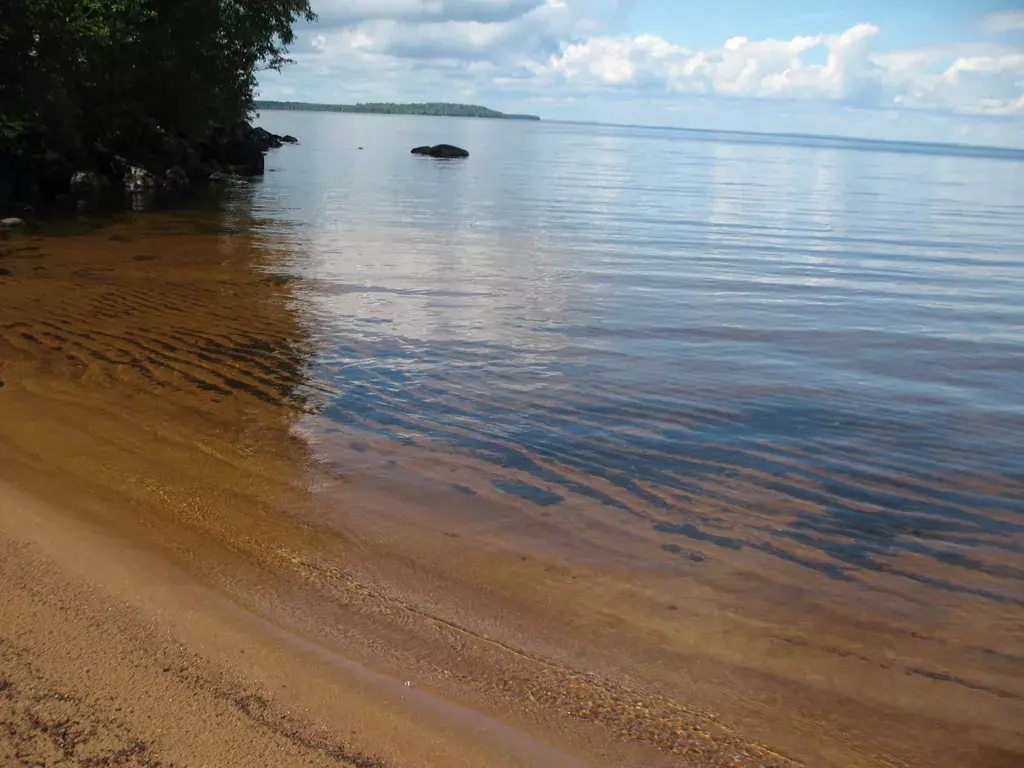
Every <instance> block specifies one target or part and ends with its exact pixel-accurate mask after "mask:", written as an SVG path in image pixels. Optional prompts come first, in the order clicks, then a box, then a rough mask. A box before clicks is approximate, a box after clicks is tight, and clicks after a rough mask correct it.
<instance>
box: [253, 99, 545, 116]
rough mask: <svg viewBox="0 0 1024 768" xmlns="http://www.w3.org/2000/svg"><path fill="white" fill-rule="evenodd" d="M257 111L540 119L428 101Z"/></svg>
mask: <svg viewBox="0 0 1024 768" xmlns="http://www.w3.org/2000/svg"><path fill="white" fill-rule="evenodd" d="M255 107H256V109H267V110H295V111H300V112H356V113H360V114H373V115H434V116H439V117H488V118H494V119H504V120H540V118H539V117H538V116H537V115H514V114H508V113H505V112H498V111H497V110H495V109H488V108H487V107H481V106H478V105H476V104H450V103H448V102H440V101H437V102H427V103H422V104H393V103H390V102H376V103H369V104H310V103H306V102H302V101H257V102H256V103H255Z"/></svg>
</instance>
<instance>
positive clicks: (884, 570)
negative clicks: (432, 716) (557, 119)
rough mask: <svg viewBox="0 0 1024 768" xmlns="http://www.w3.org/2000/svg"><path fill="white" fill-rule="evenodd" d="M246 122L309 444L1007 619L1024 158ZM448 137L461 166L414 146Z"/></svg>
mask: <svg viewBox="0 0 1024 768" xmlns="http://www.w3.org/2000/svg"><path fill="white" fill-rule="evenodd" d="M263 123H264V124H266V125H267V126H268V127H269V129H271V130H273V131H276V132H279V133H286V132H287V133H293V134H295V135H298V136H300V137H301V139H302V143H301V145H299V146H297V147H294V148H289V149H287V150H282V151H281V152H278V153H276V154H274V155H273V156H272V157H271V159H270V161H269V166H268V167H269V173H268V175H267V177H266V179H265V180H264V182H263V183H262V184H259V185H257V186H256V187H255V190H254V191H253V192H252V194H253V199H252V201H251V206H252V211H253V214H252V215H254V216H255V217H256V218H257V219H260V218H265V221H263V222H261V223H260V224H258V227H260V228H261V230H262V231H265V232H266V233H267V235H268V236H273V237H274V238H281V239H284V241H286V242H287V245H288V247H289V248H290V249H291V250H292V251H293V253H294V254H295V258H294V259H293V260H292V261H291V262H290V263H289V264H288V270H289V272H290V273H291V274H294V275H297V276H300V277H302V278H304V279H306V280H307V281H308V284H309V285H311V286H313V288H312V290H311V293H310V294H309V295H308V296H307V299H308V301H307V307H306V311H307V313H308V316H309V317H310V318H311V319H310V322H311V324H312V325H313V327H314V328H315V331H314V336H315V339H316V344H317V349H318V352H317V355H316V360H315V366H314V369H313V370H312V371H311V376H312V377H313V379H314V380H315V381H316V383H317V385H318V387H319V392H320V394H321V396H322V402H321V403H320V408H319V411H318V417H317V418H316V419H315V420H311V422H310V424H309V425H308V428H309V429H310V430H312V431H315V432H318V433H326V434H332V433H334V434H338V433H336V432H334V430H335V429H338V430H342V432H341V433H340V434H342V435H343V436H344V438H345V440H355V441H359V440H360V439H361V438H362V436H369V437H373V438H375V439H384V440H386V441H389V442H390V443H391V445H390V446H389V447H388V448H387V449H385V448H384V447H383V446H382V447H381V448H380V450H382V451H384V452H385V453H387V454H388V455H389V456H390V453H391V452H392V451H398V452H401V451H402V449H401V448H400V447H398V446H407V447H408V450H410V451H413V450H415V451H421V450H429V451H430V452H431V455H432V457H433V461H434V464H435V466H433V468H432V471H433V474H434V476H437V474H438V467H437V466H436V464H437V463H439V462H440V463H442V464H443V463H445V461H446V459H447V460H449V461H450V463H451V466H452V468H453V469H454V468H455V467H458V468H459V471H460V474H459V477H460V478H461V480H460V481H459V483H458V486H459V487H460V488H461V489H463V490H465V492H466V493H481V494H485V493H488V492H498V493H501V494H506V495H511V496H513V497H516V498H517V499H518V500H520V501H521V502H522V503H523V504H525V505H531V506H541V507H546V508H549V511H557V509H558V508H559V507H560V506H563V505H576V506H578V507H582V508H585V509H587V510H588V511H589V512H588V514H593V515H595V516H602V517H606V518H623V519H624V520H626V519H628V521H629V523H630V525H632V526H633V527H634V528H638V527H640V525H641V524H642V526H646V527H648V528H649V529H650V530H651V532H653V533H654V534H656V536H653V537H651V541H652V543H657V544H660V545H662V546H664V547H668V548H670V549H674V548H677V547H683V548H690V546H691V545H692V544H694V543H695V542H696V543H699V544H701V545H703V546H704V547H706V548H709V549H710V550H711V551H714V550H715V549H725V550H732V551H738V550H743V549H750V550H754V551H757V552H759V553H762V554H768V555H770V556H771V557H774V558H780V559H782V560H785V561H786V562H788V563H797V564H799V565H800V566H802V567H804V568H806V569H808V571H809V573H808V576H809V577H810V576H811V575H813V576H814V577H817V576H819V575H824V576H826V577H827V578H829V579H834V580H852V581H858V580H860V579H861V578H862V577H863V576H864V575H865V574H879V573H881V574H885V575H887V576H888V577H890V578H892V579H895V580H906V581H909V582H914V583H917V584H926V585H927V586H928V588H929V589H930V590H934V591H937V592H955V593H966V594H970V595H973V596H976V597H977V598H978V599H980V600H989V601H999V602H1007V603H1012V604H1015V605H1018V606H1020V605H1024V593H1022V579H1024V569H1022V568H1021V548H1020V547H1021V542H1022V534H1024V302H1022V301H1021V300H1020V297H1021V296H1022V295H1024V227H1021V226H1020V224H1021V222H1022V221H1024V162H1022V161H1024V153H1020V152H1013V151H991V152H987V151H984V150H975V149H967V148H963V149H959V150H958V149H956V148H953V149H948V148H943V147H930V146H925V145H899V144H893V145H890V144H882V143H871V142H862V141H853V140H842V139H820V138H814V139H811V138H801V137H777V138H776V137H769V136H754V135H742V134H721V133H707V132H693V131H681V130H671V129H657V128H620V127H606V126H594V125H573V124H559V123H543V122H542V123H524V122H518V121H508V122H505V121H487V120H471V119H445V118H411V117H396V116H374V115H365V116H364V115H355V116H353V115H332V114H318V113H282V112H268V113H266V114H265V115H264V116H263ZM442 141H445V142H449V143H455V144H458V145H460V146H464V147H466V148H468V149H469V150H470V151H471V153H472V156H471V158H470V159H469V160H468V161H465V162H440V161H434V160H430V159H426V158H421V157H417V156H411V155H409V154H408V149H409V148H410V147H412V146H417V145H420V144H425V143H426V144H431V143H439V142H442ZM247 204H249V203H247ZM337 442H338V441H335V443H337ZM336 447H338V448H341V447H342V446H340V445H339V446H336ZM362 447H363V448H365V446H362ZM361 452H363V453H365V450H364V451H361ZM379 471H382V472H386V471H387V469H386V466H381V467H380V468H379Z"/></svg>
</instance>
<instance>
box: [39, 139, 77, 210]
mask: <svg viewBox="0 0 1024 768" xmlns="http://www.w3.org/2000/svg"><path fill="white" fill-rule="evenodd" d="M31 163H32V175H33V177H34V178H35V182H36V185H37V186H38V189H39V193H40V195H41V197H43V198H44V199H53V198H55V197H57V196H58V195H63V194H66V193H67V192H68V191H69V189H70V187H71V174H72V173H73V172H74V168H73V167H72V166H71V162H70V161H69V160H68V159H67V158H66V157H64V156H63V155H60V154H58V153H56V152H54V151H53V150H50V149H48V150H46V151H45V152H43V153H41V154H37V155H33V156H32V159H31Z"/></svg>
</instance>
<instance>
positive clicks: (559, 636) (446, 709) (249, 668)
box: [0, 215, 1024, 768]
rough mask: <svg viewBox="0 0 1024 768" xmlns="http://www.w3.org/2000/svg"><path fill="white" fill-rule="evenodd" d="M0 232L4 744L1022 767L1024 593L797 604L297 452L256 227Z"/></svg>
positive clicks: (161, 760)
mask: <svg viewBox="0 0 1024 768" xmlns="http://www.w3.org/2000/svg"><path fill="white" fill-rule="evenodd" d="M0 254H2V256H0V268H2V269H3V274H2V276H0V380H2V381H3V384H4V386H3V387H2V388H0V482H2V486H0V547H2V550H3V556H2V564H0V572H2V578H3V580H4V585H5V587H7V588H6V589H5V590H4V595H3V597H2V598H0V662H2V664H3V666H2V668H0V680H2V681H3V684H2V686H0V687H2V690H0V706H2V707H3V710H2V713H3V714H2V716H0V720H2V721H3V722H5V723H9V724H10V725H8V726H7V730H6V734H4V735H2V736H0V741H2V746H0V757H3V759H4V760H5V761H6V763H10V764H13V765H17V764H19V761H21V762H22V763H24V762H26V761H31V760H35V761H36V763H34V764H39V763H42V764H44V765H58V764H70V765H76V764H80V765H89V764H97V763H96V762H91V763H90V762H89V761H90V760H92V759H93V758H99V759H106V760H107V761H108V762H107V764H129V765H130V764H136V765H170V764H174V765H178V766H183V765H204V764H216V765H232V764H238V765H252V764H279V765H292V764H295V765H300V764H307V763H309V764H321V763H323V764H340V765H345V764H355V765H372V764H375V763H374V762H373V761H374V760H380V761H381V762H382V764H383V765H409V766H413V765H415V766H431V765H444V766H454V765H495V766H498V765H574V764H578V765H596V766H605V765H606V766H626V765H636V766H658V765H666V766H667V765H693V766H718V765H723V766H725V765H729V766H747V765H749V766H783V765H801V764H803V765H834V766H918V765H920V766H967V765H970V766H992V767H993V768H996V767H997V766H1011V765H1018V764H1019V763H1020V761H1021V760H1022V759H1024V736H1022V734H1021V733H1020V722H1022V721H1024V676H1022V670H1024V657H1022V654H1021V647H1020V638H1021V636H1022V634H1021V633H1022V628H1024V621H1022V615H1021V609H1020V606H1019V605H1017V604H1014V603H995V604H993V603H981V604H979V603H978V601H976V600H973V599H970V596H968V595H962V594H942V595H941V596H940V597H935V596H933V595H931V594H930V593H924V592H917V591H915V588H913V587H907V588H899V589H897V588H890V585H889V584H888V583H885V582H883V581H881V579H882V577H879V579H880V587H883V588H885V589H887V590H889V592H888V594H889V596H890V599H889V600H887V602H886V604H885V606H884V607H883V606H879V605H875V604H873V603H872V601H873V600H874V599H876V597H877V594H872V593H868V594H867V595H865V594H863V593H858V592H856V591H855V590H854V589H853V588H852V587H851V588H850V589H849V590H848V591H847V592H843V591H842V589H843V587H842V585H839V586H837V585H834V584H829V590H828V591H825V590H824V589H822V590H821V593H820V595H821V598H820V599H819V600H817V602H814V601H810V600H808V595H809V594H810V595H812V596H813V595H814V594H815V590H816V589H817V587H816V585H815V584H814V583H808V581H807V576H806V569H804V568H801V567H798V566H797V565H793V566H792V568H788V567H787V565H786V564H785V563H784V562H779V561H778V559H777V558H767V557H765V558H758V556H757V555H756V554H754V555H752V554H751V553H749V552H729V551H726V552H724V553H723V552H720V551H717V550H716V551H715V552H714V557H710V558H709V556H708V554H709V553H708V550H707V549H706V548H702V546H701V543H700V542H689V543H687V546H686V548H685V550H684V549H683V548H682V547H677V548H676V549H677V550H678V551H669V550H665V551H663V552H662V556H661V558H660V559H659V558H654V559H651V558H649V557H648V556H647V551H646V550H643V551H642V552H641V550H639V549H638V550H637V551H636V553H635V557H633V556H631V552H630V551H629V549H628V547H627V546H626V545H623V544H622V543H621V542H620V541H618V540H617V539H616V545H615V547H611V546H610V543H609V542H610V541H611V540H612V538H611V537H613V536H614V534H615V531H614V530H613V527H612V526H611V524H609V526H608V527H607V528H605V527H602V526H597V525H595V524H594V523H593V522H592V518H589V517H584V516H582V515H579V516H574V514H573V510H571V509H568V510H566V511H565V513H564V514H563V515H561V516H559V517H552V516H550V515H547V516H545V514H544V511H543V507H538V508H537V509H534V510H526V509H523V508H522V506H523V505H521V504H518V503H516V500H515V499H512V498H505V497H502V496H501V495H500V494H496V495H493V496H485V495H481V494H477V495H475V496H467V495H465V494H461V493H459V492H457V491H452V490H451V489H450V486H443V487H440V489H439V487H435V486H433V485H430V484H427V483H417V482H414V481H412V480H410V481H409V482H408V483H407V484H399V485H396V484H394V483H391V482H386V481H384V480H382V479H381V477H379V476H375V475H374V473H372V472H368V471H365V470H366V467H364V466H363V465H364V464H365V463H366V462H369V461H370V459H368V458H366V455H365V453H364V452H363V451H352V450H350V449H349V448H348V446H347V443H344V442H342V441H339V443H338V444H337V445H326V446H325V445H323V444H321V445H319V446H317V447H316V448H317V449H316V450H314V447H313V446H311V444H310V443H309V442H307V441H306V440H304V439H302V438H301V437H300V436H299V435H300V433H301V432H302V430H301V429H298V428H297V427H298V426H299V425H305V424H308V420H309V419H310V418H312V417H311V415H310V414H311V412H312V411H313V410H315V404H316V402H317V398H318V393H317V391H316V389H315V386H314V385H312V384H311V383H310V378H309V377H308V375H307V372H308V369H309V367H310V366H311V365H312V364H313V363H312V361H313V356H314V355H315V348H314V346H313V344H312V342H311V339H310V337H309V335H308V331H307V328H306V327H305V326H304V322H303V306H302V301H303V298H302V293H301V291H299V290H297V286H296V284H294V283H293V282H292V281H291V280H289V279H282V277H281V276H280V275H279V274H277V273H276V272H275V271H274V270H273V267H274V266H275V263H276V262H275V259H276V258H277V256H276V254H275V250H274V247H273V244H272V243H268V242H266V241H265V240H261V239H260V238H258V237H256V236H254V235H252V234H251V233H249V232H248V230H247V229H246V227H245V226H244V222H242V223H235V224H234V225H227V224H225V223H224V222H222V221H219V220H217V219H213V218H211V219H210V220H209V221H206V222H203V221H202V220H200V221H199V223H198V224H197V222H196V221H195V220H194V219H186V218H180V219H179V218H176V217H174V216H170V215H149V216H138V217H127V218H125V219H124V220H122V221H120V222H116V223H113V224H110V225H107V226H104V227H102V228H99V229H97V230H95V231H91V232H87V233H79V234H68V235H64V236H49V235H48V236H47V237H45V238H42V237H34V236H32V235H31V234H29V235H26V236H19V237H18V238H13V237H12V238H8V239H6V240H4V241H0ZM325 440H329V438H325ZM388 451H395V449H394V448H392V447H388V446H381V447H380V448H379V450H378V451H376V452H371V453H373V455H375V456H388V455H389V454H388V453H387V452H388ZM325 454H327V455H330V456H331V457H333V458H332V461H331V462H330V463H325V462H324V461H323V460H322V457H323V456H324V455H325ZM392 455H393V459H392V460H394V461H396V462H397V463H399V464H401V463H403V462H408V463H417V465H418V467H419V468H420V469H424V467H426V469H427V471H426V473H425V474H426V475H429V461H430V457H429V455H425V456H424V455H418V454H417V453H416V452H415V451H412V450H411V449H410V450H408V451H406V452H404V453H397V452H395V453H393V454H392ZM421 474H423V473H421ZM446 487H447V488H448V490H445V489H444V488H446ZM538 542H542V544H538ZM691 544H692V546H691ZM977 578H978V579H979V580H980V581H979V585H978V586H979V587H983V586H984V584H983V583H981V581H983V579H984V576H983V575H979V576H978V577H977ZM837 590H838V591H837ZM837 595H838V596H840V597H842V601H841V602H839V601H835V602H834V603H831V604H830V603H829V601H830V600H833V601H834V600H835V598H836V596H837ZM925 599H927V600H940V601H941V606H940V607H941V611H939V614H940V615H941V616H942V620H941V621H936V620H934V618H931V619H929V623H928V624H927V625H924V626H923V625H922V622H920V621H918V620H915V616H916V615H917V613H916V611H915V604H916V603H918V602H920V601H922V600H925ZM809 604H810V605H815V606H816V610H808V607H807V606H808V605H809ZM928 615H929V616H930V617H934V616H935V615H936V612H935V611H931V612H929V614H928ZM407 682H408V683H409V685H406V683H407ZM4 750H6V751H4ZM367 756H369V757H367ZM371 758H372V760H371ZM61 760H63V761H65V762H63V763H61V762H60V761H61ZM75 761H77V762H75ZM132 761H134V762H132ZM360 761H362V762H360ZM6 763H4V764H6ZM99 764H103V763H99Z"/></svg>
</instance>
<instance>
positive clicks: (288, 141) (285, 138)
mask: <svg viewBox="0 0 1024 768" xmlns="http://www.w3.org/2000/svg"><path fill="white" fill-rule="evenodd" d="M278 138H279V139H280V140H281V141H283V142H284V143H285V144H298V143H299V140H298V139H296V138H295V137H294V136H289V135H288V134H285V135H284V136H279V137H278Z"/></svg>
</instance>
